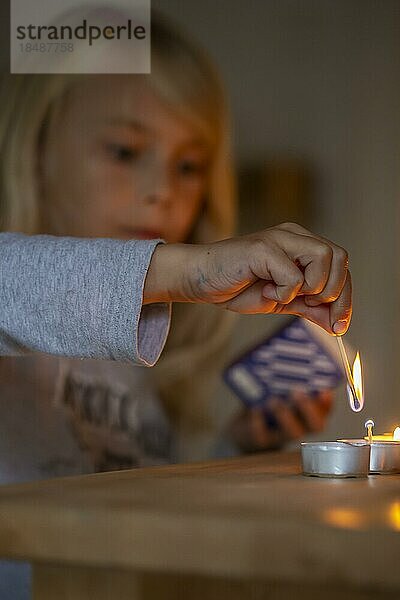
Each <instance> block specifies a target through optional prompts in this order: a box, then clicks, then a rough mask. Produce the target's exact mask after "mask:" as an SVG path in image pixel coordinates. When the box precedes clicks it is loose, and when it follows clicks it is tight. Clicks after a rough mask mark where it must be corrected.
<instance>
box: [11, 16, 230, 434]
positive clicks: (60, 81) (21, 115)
mask: <svg viewBox="0 0 400 600" xmlns="http://www.w3.org/2000/svg"><path fill="white" fill-rule="evenodd" d="M151 37H152V40H151V43H152V56H151V58H152V72H151V75H149V76H148V77H149V81H150V83H151V85H152V86H153V89H154V90H155V91H156V93H158V94H159V95H160V97H162V98H163V99H164V101H165V102H167V103H168V104H169V105H170V106H171V107H173V108H174V109H176V111H178V112H179V114H181V115H182V116H184V117H185V118H187V119H188V120H189V121H190V122H191V123H193V124H194V125H195V126H196V127H198V128H200V129H202V131H203V132H204V134H205V135H206V136H207V137H208V139H209V140H210V143H211V144H212V148H213V161H212V164H211V172H210V184H209V189H208V194H207V197H206V198H205V201H204V209H203V211H202V214H201V215H200V217H199V219H198V222H197V223H196V225H195V227H194V229H193V231H192V233H191V236H190V240H188V241H193V242H208V241H212V240H215V239H221V238H225V237H229V236H230V235H232V233H233V228H234V218H235V185H234V178H233V168H232V154H231V149H230V139H229V127H228V111H227V107H226V102H225V98H224V93H223V90H222V87H221V84H220V81H219V78H218V75H217V74H216V72H215V70H214V67H213V66H212V64H211V63H210V61H209V60H208V58H207V57H206V56H205V54H204V52H203V51H202V50H201V49H199V48H198V47H197V46H195V45H194V44H193V43H192V42H191V41H189V40H188V39H187V38H186V37H185V36H184V35H183V34H182V33H181V32H180V31H179V30H178V29H176V28H175V26H174V27H173V26H171V24H170V23H169V22H167V21H166V20H165V18H164V17H162V16H161V15H159V14H153V15H152V35H151ZM82 77H85V75H75V74H73V75H71V74H60V75H58V74H51V75H33V74H32V75H29V74H28V75H6V76H4V77H3V81H2V86H1V91H0V153H1V165H0V169H1V171H0V230H6V231H19V232H23V233H27V234H37V233H46V232H45V231H43V224H42V216H41V204H40V187H39V177H38V155H39V152H38V149H39V144H40V140H41V139H42V137H43V135H44V133H45V131H46V124H47V123H48V122H49V120H50V119H51V118H52V115H53V114H54V113H55V112H56V111H58V110H60V107H61V105H62V99H63V98H64V97H65V94H66V92H68V90H69V89H70V88H71V86H72V85H73V84H75V83H77V84H79V81H81V80H82ZM111 77H112V75H111ZM229 320H230V319H229V316H228V315H227V314H226V313H223V312H222V311H219V310H218V311H214V310H213V307H205V306H193V305H191V306H187V305H177V306H175V307H174V315H173V324H172V328H171V334H170V336H169V340H168V343H167V347H166V349H165V351H164V354H163V356H162V359H161V360H160V362H159V364H158V365H157V367H156V368H155V369H154V376H155V377H156V379H157V381H158V385H159V388H160V391H161V395H162V396H163V399H164V402H165V404H166V406H167V408H168V410H169V412H170V413H173V414H174V415H175V417H177V418H178V417H179V418H181V417H182V415H183V417H182V419H183V420H184V421H185V420H186V421H192V422H193V423H195V422H197V423H199V422H201V421H203V422H204V416H205V412H204V410H203V409H202V408H201V405H202V404H203V401H202V400H199V401H198V402H197V403H196V401H195V399H194V398H187V391H184V392H182V393H179V391H177V390H178V389H179V387H182V388H184V389H185V390H186V384H185V382H187V381H188V373H189V372H190V373H191V375H190V377H191V378H192V376H193V372H195V371H196V372H202V370H203V366H204V362H205V361H207V360H208V361H209V362H210V365H211V364H212V362H213V356H214V355H215V356H217V355H218V354H219V353H220V350H221V347H222V346H223V344H224V343H225V340H226V336H227V333H228V330H229ZM191 387H192V389H193V387H194V386H193V384H192V385H191ZM182 396H185V398H184V399H183V398H182Z"/></svg>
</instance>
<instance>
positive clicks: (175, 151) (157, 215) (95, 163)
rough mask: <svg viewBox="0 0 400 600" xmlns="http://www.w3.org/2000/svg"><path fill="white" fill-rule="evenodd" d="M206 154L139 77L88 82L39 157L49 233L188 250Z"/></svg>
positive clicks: (55, 122) (58, 118) (53, 125)
mask: <svg viewBox="0 0 400 600" xmlns="http://www.w3.org/2000/svg"><path fill="white" fill-rule="evenodd" d="M209 161H210V148H209V147H208V145H207V144H206V142H205V141H204V140H203V139H202V138H201V137H200V136H199V135H198V133H197V132H196V130H195V129H194V128H193V127H192V126H191V125H189V124H188V123H187V122H186V121H184V120H183V119H182V118H181V117H178V116H177V114H176V113H175V112H173V111H172V110H171V109H170V108H169V107H168V106H167V105H166V104H165V103H163V102H162V101H161V99H160V98H158V97H157V95H156V94H155V93H154V92H153V91H152V89H151V86H150V83H149V81H148V80H146V77H145V76H140V75H137V76H129V75H128V76H124V75H114V76H91V77H88V78H87V79H86V80H85V81H84V82H83V83H82V84H79V85H76V86H75V87H74V88H73V89H71V91H70V92H69V94H67V95H66V98H65V101H64V103H63V105H62V108H61V110H60V111H59V112H58V113H57V115H55V116H54V117H53V119H52V120H51V122H50V124H49V127H48V130H47V133H46V136H45V139H44V142H43V144H42V146H41V149H40V159H39V189H40V198H41V202H43V215H44V222H45V230H46V232H48V233H53V234H58V235H73V236H82V237H85V236H86V237H116V238H121V239H127V238H139V239H147V238H154V237H160V238H164V239H165V240H166V241H168V242H180V241H184V240H185V239H186V238H187V236H188V234H189V233H190V231H191V228H192V227H193V225H194V222H195V221H196V218H197V216H198V213H199V211H200V209H201V205H202V202H203V198H204V195H205V193H206V188H207V183H208V181H207V180H208V165H209Z"/></svg>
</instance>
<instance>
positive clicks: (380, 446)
mask: <svg viewBox="0 0 400 600" xmlns="http://www.w3.org/2000/svg"><path fill="white" fill-rule="evenodd" d="M374 437H375V436H374ZM376 437H378V436H376ZM382 437H383V436H382ZM340 441H342V442H346V443H349V444H369V443H368V442H367V441H366V440H362V439H360V440H340ZM370 445H371V458H370V465H369V470H370V472H371V473H380V474H382V475H384V474H385V473H400V441H396V440H391V439H388V440H374V439H373V440H372V442H371V444H370Z"/></svg>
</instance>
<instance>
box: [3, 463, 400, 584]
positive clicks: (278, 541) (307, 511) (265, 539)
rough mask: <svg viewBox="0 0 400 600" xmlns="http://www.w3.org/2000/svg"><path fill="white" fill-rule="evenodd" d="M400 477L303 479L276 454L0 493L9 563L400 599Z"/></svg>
mask: <svg viewBox="0 0 400 600" xmlns="http://www.w3.org/2000/svg"><path fill="white" fill-rule="evenodd" d="M399 484H400V478H399V476H372V477H369V478H368V479H365V480H357V479H353V480H351V479H348V480H334V479H318V478H306V477H303V476H302V475H301V474H300V461H299V456H298V454H282V453H277V454H268V455H257V456H251V457H246V458H240V459H236V460H229V461H216V462H211V463H202V464H195V465H187V466H173V467H163V468H152V469H141V470H134V471H120V472H113V473H102V474H99V475H90V476H84V477H73V478H65V479H59V480H52V481H48V482H36V483H32V484H23V485H18V486H6V487H3V488H2V489H0V556H1V557H4V558H20V559H25V560H30V561H32V562H35V563H40V564H43V563H47V564H53V565H56V564H58V565H62V566H63V567H66V566H68V565H70V566H71V568H72V566H73V565H75V566H77V565H80V566H86V567H99V568H101V569H104V571H106V570H107V569H132V570H135V571H136V572H142V571H146V572H153V573H159V574H162V573H164V574H165V575H167V574H168V573H170V574H174V573H175V574H176V573H179V574H180V576H185V574H187V575H188V576H189V575H191V576H203V577H204V576H205V577H211V578H215V577H224V578H225V579H229V580H237V581H239V580H243V581H255V580H264V581H267V580H272V581H280V582H282V584H283V582H284V583H285V585H289V584H292V583H293V584H298V583H299V582H302V584H303V585H306V584H307V585H314V586H319V585H323V586H339V587H341V588H343V589H345V588H353V589H354V590H355V589H358V590H360V593H361V591H362V590H364V591H363V593H367V588H368V586H372V587H373V589H374V590H375V591H376V593H378V592H379V591H384V590H400V569H399V568H398V564H399V559H400V485H399Z"/></svg>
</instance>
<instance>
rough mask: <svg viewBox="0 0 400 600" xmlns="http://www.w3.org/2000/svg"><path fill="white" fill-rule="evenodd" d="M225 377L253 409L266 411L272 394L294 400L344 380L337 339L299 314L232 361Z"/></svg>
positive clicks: (272, 424) (268, 418) (330, 387)
mask: <svg viewBox="0 0 400 600" xmlns="http://www.w3.org/2000/svg"><path fill="white" fill-rule="evenodd" d="M224 380H225V382H226V383H227V384H228V386H229V387H230V388H231V389H232V390H233V391H234V392H235V393H236V394H237V396H239V398H240V399H241V400H242V402H243V403H244V404H245V405H246V406H247V407H249V408H256V407H259V408H263V409H264V410H265V413H266V419H267V422H268V423H269V425H270V426H276V422H275V419H274V418H273V416H272V415H268V402H269V401H270V400H272V399H273V398H279V399H281V400H284V401H286V402H287V403H290V400H291V398H292V397H293V394H295V393H296V392H297V393H299V392H300V393H302V394H305V395H307V396H309V397H313V396H314V397H315V396H317V395H318V394H319V393H321V392H322V391H325V390H333V389H334V388H336V387H337V386H338V385H339V384H340V383H342V382H343V381H344V374H343V368H342V366H341V362H340V357H339V355H338V351H337V348H336V344H335V339H334V338H333V337H332V336H330V335H329V334H328V333H326V332H324V331H323V330H322V329H321V328H319V327H318V326H317V325H313V324H312V323H309V322H308V321H305V320H303V319H298V318H295V319H293V320H291V321H289V323H287V324H286V325H285V326H284V327H282V328H280V329H279V330H278V331H277V332H276V333H274V334H273V335H271V336H270V337H268V338H267V339H266V340H264V341H262V342H261V343H259V344H258V345H257V346H255V347H254V348H253V349H251V350H249V351H248V352H246V353H245V354H243V355H242V356H241V357H240V358H238V359H237V360H235V361H234V362H232V363H231V364H230V365H229V366H228V367H227V368H226V369H225V371H224Z"/></svg>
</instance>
